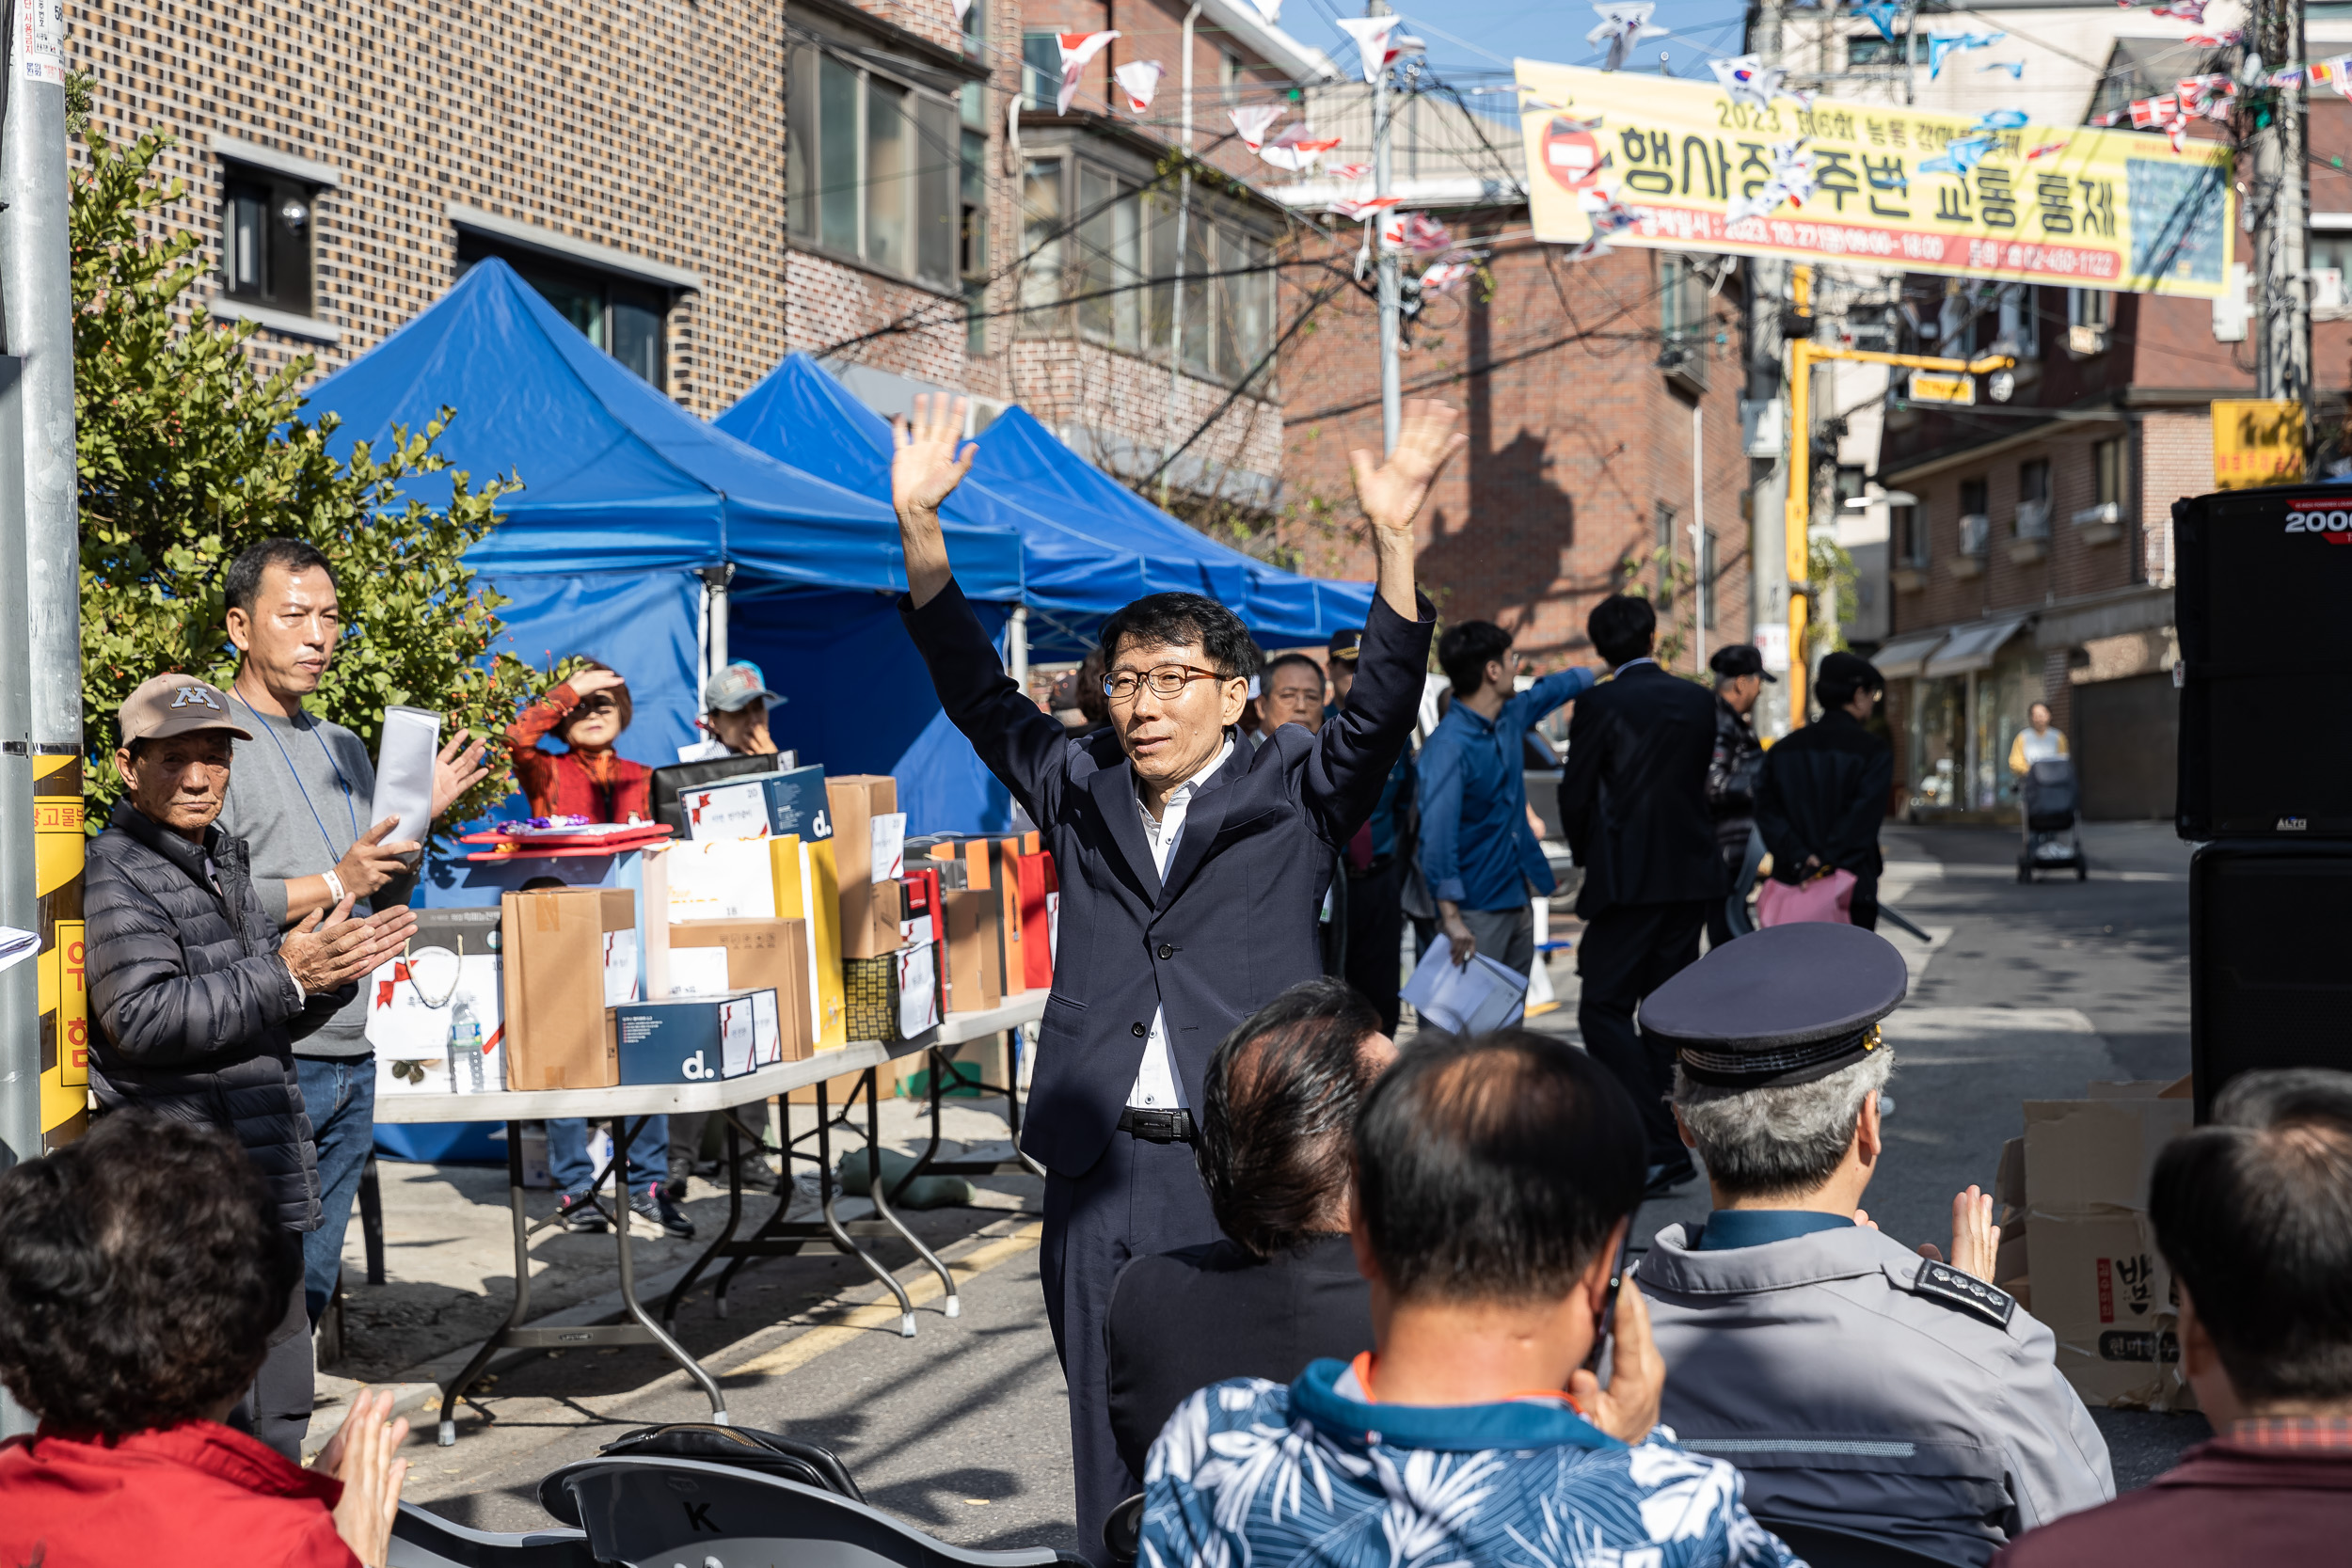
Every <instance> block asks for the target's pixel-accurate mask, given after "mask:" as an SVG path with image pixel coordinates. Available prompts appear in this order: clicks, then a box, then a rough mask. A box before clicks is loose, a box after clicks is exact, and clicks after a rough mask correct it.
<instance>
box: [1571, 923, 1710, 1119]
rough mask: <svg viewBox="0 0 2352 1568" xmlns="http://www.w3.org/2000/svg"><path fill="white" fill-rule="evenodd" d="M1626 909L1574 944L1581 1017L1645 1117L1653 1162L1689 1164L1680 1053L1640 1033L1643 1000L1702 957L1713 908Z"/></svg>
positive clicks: (1589, 927) (1598, 1057)
mask: <svg viewBox="0 0 2352 1568" xmlns="http://www.w3.org/2000/svg"><path fill="white" fill-rule="evenodd" d="M1710 902H1711V903H1714V904H1717V905H1718V906H1720V905H1721V903H1722V900H1721V899H1711V900H1710V899H1705V898H1699V899H1692V900H1690V901H1688V902H1683V903H1674V904H1620V905H1618V906H1617V907H1616V908H1615V909H1612V910H1604V911H1601V912H1600V913H1599V914H1597V915H1596V916H1594V917H1593V918H1592V919H1590V920H1588V921H1586V922H1585V924H1584V935H1583V937H1582V939H1581V941H1579V942H1577V944H1576V972H1577V974H1580V975H1581V976H1583V980H1584V989H1583V999H1582V1001H1581V1003H1580V1004H1579V1005H1578V1006H1577V1010H1576V1022H1577V1026H1578V1027H1579V1028H1581V1030H1583V1032H1584V1048H1585V1049H1586V1050H1587V1051H1590V1052H1591V1053H1593V1059H1594V1060H1595V1061H1597V1062H1598V1063H1600V1065H1601V1066H1603V1067H1605V1068H1607V1069H1609V1070H1610V1071H1611V1072H1613V1073H1615V1074H1616V1075H1617V1082H1619V1083H1620V1084H1623V1085H1625V1089H1626V1093H1628V1094H1629V1095H1631V1096H1632V1097H1633V1103H1634V1105H1635V1107H1636V1108H1637V1109H1638V1110H1640V1112H1641V1114H1642V1132H1643V1133H1644V1136H1645V1140H1646V1141H1647V1143H1648V1145H1649V1162H1650V1164H1653V1165H1655V1164H1661V1163H1665V1162H1670V1161H1673V1160H1677V1159H1681V1158H1684V1157H1685V1155H1684V1152H1683V1148H1682V1138H1681V1136H1680V1134H1678V1133H1677V1132H1676V1131H1675V1118H1674V1113H1673V1112H1671V1111H1669V1110H1668V1109H1667V1108H1666V1096H1667V1094H1668V1092H1669V1091H1671V1090H1672V1089H1673V1087H1674V1050H1673V1048H1672V1047H1671V1046H1668V1045H1666V1044H1665V1043H1664V1042H1662V1041H1660V1040H1654V1039H1651V1038H1649V1037H1647V1036H1645V1035H1644V1034H1643V1033H1642V1032H1641V1031H1639V1030H1637V1029H1636V1028H1635V1027H1634V1023H1633V1014H1634V1009H1635V1008H1637V1007H1639V1006H1641V1004H1642V998H1644V997H1645V996H1647V995H1648V994H1649V993H1650V992H1652V991H1654V990H1657V989H1658V988H1659V987H1661V986H1662V985H1664V984H1665V983H1666V982H1667V981H1668V980H1670V979H1672V978H1674V976H1675V974H1677V972H1678V971H1680V970H1681V969H1682V968H1683V966H1684V965H1686V964H1691V963H1695V962H1697V961H1698V956H1699V930H1700V927H1703V926H1704V925H1705V924H1706V922H1707V907H1708V904H1709V903H1710Z"/></svg>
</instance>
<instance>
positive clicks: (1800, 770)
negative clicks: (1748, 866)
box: [1756, 708, 1895, 882]
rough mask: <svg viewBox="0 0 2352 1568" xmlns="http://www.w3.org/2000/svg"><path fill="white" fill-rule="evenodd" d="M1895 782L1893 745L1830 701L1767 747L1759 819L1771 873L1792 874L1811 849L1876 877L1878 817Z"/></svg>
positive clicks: (1798, 876) (1776, 876)
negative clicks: (1831, 705)
mask: <svg viewBox="0 0 2352 1568" xmlns="http://www.w3.org/2000/svg"><path fill="white" fill-rule="evenodd" d="M1894 790H1895V753H1894V752H1893V750H1892V749H1890V748H1889V747H1888V746H1887V744H1886V742H1885V741H1883V740H1881V739H1880V738H1879V737H1878V736H1875V735H1872V734H1871V733H1870V732H1869V731H1868V730H1866V729H1864V728H1863V727H1862V723H1861V721H1859V720H1857V719H1856V718H1854V716H1853V715H1852V714H1851V713H1846V712H1842V711H1840V710H1838V709H1836V708H1833V709H1831V710H1830V711H1829V712H1827V713H1824V714H1823V715H1821V717H1820V718H1819V719H1817V720H1815V721H1813V722H1812V723H1810V724H1807V725H1805V726H1804V728H1803V729H1800V730H1793V731H1791V732H1789V734H1788V737H1787V738H1786V739H1784V740H1781V741H1778V742H1776V743H1775V744H1774V745H1773V747H1772V750H1771V751H1769V752H1765V753H1764V771H1763V776H1762V777H1761V779H1759V780H1758V782H1757V784H1756V831H1757V832H1760V833H1762V834H1763V835H1764V847H1766V848H1767V849H1770V850H1771V851H1772V879H1773V880H1775V881H1782V882H1797V881H1802V880H1803V879H1804V862H1805V857H1806V856H1808V855H1816V856H1819V857H1820V862H1821V863H1822V864H1823V865H1826V866H1832V867H1835V868H1836V869H1838V870H1842V871H1851V872H1852V873H1853V874H1854V875H1855V876H1856V877H1859V878H1861V879H1863V880H1865V881H1874V880H1876V879H1877V878H1878V874H1879V871H1880V868H1881V866H1882V865H1883V861H1882V860H1881V859H1880V858H1879V824H1880V823H1882V822H1883V821H1885V820H1886V806H1887V800H1888V798H1889V797H1890V796H1892V795H1893V794H1894Z"/></svg>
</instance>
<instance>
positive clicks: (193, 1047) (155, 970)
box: [82, 801, 357, 1230]
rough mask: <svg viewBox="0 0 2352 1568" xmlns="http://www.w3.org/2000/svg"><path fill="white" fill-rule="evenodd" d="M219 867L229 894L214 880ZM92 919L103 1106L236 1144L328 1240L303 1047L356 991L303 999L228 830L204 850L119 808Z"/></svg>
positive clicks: (295, 1219) (100, 852) (90, 887)
mask: <svg viewBox="0 0 2352 1568" xmlns="http://www.w3.org/2000/svg"><path fill="white" fill-rule="evenodd" d="M207 855H209V856H211V858H212V861H213V864H214V866H215V871H216V873H217V877H218V881H219V891H218V892H215V891H214V889H213V887H212V886H211V885H210V884H209V883H208V881H207V879H206V878H205V874H204V861H205V857H206V856H207ZM82 907H83V912H84V917H85V918H86V919H87V921H88V923H89V924H88V931H87V939H88V947H87V953H86V955H85V957H86V962H87V976H88V983H89V1006H90V1016H91V1018H92V1019H93V1020H94V1021H95V1022H96V1023H97V1025H98V1027H97V1028H96V1029H94V1030H93V1031H91V1034H90V1085H91V1086H92V1087H93V1088H95V1089H96V1090H97V1091H98V1098H99V1101H100V1103H102V1104H103V1105H105V1106H108V1107H110V1108H111V1107H114V1106H119V1105H137V1106H140V1107H142V1108H144V1109H147V1110H150V1111H154V1112H156V1113H158V1114H160V1115H163V1116H167V1117H179V1118H181V1119H182V1120H185V1121H200V1122H209V1123H211V1124H212V1125H214V1126H215V1127H221V1128H226V1129H227V1130H229V1131H230V1132H234V1133H235V1134H236V1135H237V1141H238V1142H240V1143H242V1144H244V1145H245V1147H246V1152H247V1153H249V1154H251V1155H252V1156H253V1160H254V1163H255V1164H258V1165H260V1166H261V1167H262V1174H263V1175H264V1176H266V1177H268V1179H269V1183H270V1190H271V1191H272V1192H273V1193H274V1194H275V1195H276V1196H277V1198H278V1216H279V1218H281V1219H282V1220H283V1221H284V1222H285V1225H286V1227H287V1228H288V1229H290V1230H315V1229H316V1228H318V1224H319V1216H320V1209H319V1175H318V1155H317V1150H316V1149H315V1148H313V1147H312V1145H311V1142H310V1117H309V1115H308V1114H307V1113H306V1112H305V1111H304V1109H303V1104H302V1086H301V1085H300V1084H299V1083H297V1082H296V1081H295V1079H294V1041H295V1040H296V1039H298V1038H300V1037H302V1036H304V1035H307V1034H309V1033H310V1031H311V1030H313V1029H316V1028H317V1027H318V1026H319V1025H320V1024H322V1023H324V1022H326V1021H327V1020H328V1019H330V1018H332V1017H334V1016H335V1012H336V1009H337V1008H339V1007H341V1006H343V1005H344V1004H345V1003H347V1002H349V1001H350V1000H351V998H352V996H353V994H354V993H355V991H356V989H357V988H356V987H354V986H345V987H343V988H342V990H337V991H328V992H320V993H317V994H314V995H312V996H311V997H310V1000H309V1001H308V1003H307V1004H306V1003H305V1002H304V1001H303V1000H302V995H301V991H300V990H299V989H298V988H297V987H296V986H295V985H294V975H293V974H291V973H289V972H288V970H287V968H286V964H285V960H284V959H282V958H278V956H277V955H278V929H277V927H276V926H275V925H274V924H273V923H272V922H271V920H270V918H269V914H268V911H265V910H263V909H262V904H261V900H260V899H258V898H257V897H255V896H254V894H253V882H252V879H251V877H250V876H249V875H248V874H247V872H246V851H245V840H243V839H241V838H231V837H230V836H229V835H228V834H226V833H223V832H221V831H220V830H219V829H218V828H209V829H207V830H206V831H205V842H204V844H203V845H202V846H201V847H199V846H198V845H196V844H193V843H191V842H189V841H188V840H187V839H184V838H183V837H181V836H180V835H179V834H178V833H175V832H170V831H169V830H167V829H165V828H161V827H158V826H156V824H155V823H154V822H152V821H151V820H150V819H148V818H147V817H146V816H142V815H140V813H138V812H137V811H136V810H135V809H133V807H132V806H131V804H130V802H128V801H124V802H123V803H121V804H119V805H118V806H116V807H115V814H114V816H113V817H111V818H110V819H109V820H108V822H107V824H106V831H105V832H103V833H101V834H99V835H98V837H97V838H96V839H95V840H94V841H92V843H91V844H90V847H89V858H88V871H87V880H86V882H85V883H84V888H83V894H82Z"/></svg>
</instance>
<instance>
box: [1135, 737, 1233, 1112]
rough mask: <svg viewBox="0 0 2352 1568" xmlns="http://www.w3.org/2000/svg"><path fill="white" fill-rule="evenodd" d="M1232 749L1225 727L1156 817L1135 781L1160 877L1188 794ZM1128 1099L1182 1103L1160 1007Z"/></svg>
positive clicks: (1153, 1107) (1157, 1107)
mask: <svg viewBox="0 0 2352 1568" xmlns="http://www.w3.org/2000/svg"><path fill="white" fill-rule="evenodd" d="M1232 754H1233V732H1232V731H1231V730H1228V731H1226V732H1225V744H1224V745H1223V746H1221V747H1219V748H1218V749H1217V753H1216V758H1215V759H1214V760H1213V761H1211V762H1210V764H1209V765H1208V766H1207V767H1206V768H1202V769H1200V772H1198V773H1195V774H1194V775H1193V776H1192V777H1191V778H1189V779H1186V780H1185V781H1184V783H1183V784H1178V785H1177V786H1176V787H1175V788H1174V789H1173V790H1171V791H1170V792H1169V793H1168V804H1167V805H1166V806H1165V807H1163V808H1162V809H1161V812H1160V815H1159V816H1157V817H1154V816H1152V812H1151V809H1150V808H1149V807H1147V806H1146V805H1144V803H1143V786H1142V781H1140V780H1138V781H1136V810H1137V811H1139V812H1141V813H1143V838H1144V842H1145V843H1147V844H1149V845H1151V846H1152V869H1153V870H1154V871H1155V872H1157V873H1158V874H1159V877H1160V879H1161V880H1163V881H1165V880H1167V879H1168V857H1169V856H1170V855H1172V854H1174V853H1175V852H1176V841H1177V840H1178V839H1180V838H1182V837H1184V816H1185V814H1186V813H1188V812H1189V811H1191V810H1192V798H1193V797H1194V796H1196V795H1198V794H1200V785H1201V783H1202V781H1204V780H1206V779H1207V778H1208V777H1209V775H1210V774H1212V773H1215V772H1216V770H1217V769H1218V768H1222V767H1224V766H1225V759H1226V758H1227V757H1230V756H1232ZM1127 1103H1128V1104H1129V1105H1130V1106H1132V1107H1134V1108H1136V1109H1137V1110H1145V1111H1172V1110H1176V1109H1179V1108H1181V1107H1182V1106H1183V1105H1184V1080H1183V1079H1181V1078H1179V1077H1177V1076H1176V1058H1175V1057H1174V1056H1172V1055H1170V1054H1169V1053H1168V1010H1167V1009H1166V1008H1165V1007H1162V1008H1156V1009H1154V1010H1153V1012H1152V1033H1151V1035H1150V1036H1149V1037H1147V1038H1146V1039H1145V1040H1144V1042H1143V1065H1142V1066H1141V1067H1139V1068H1137V1069H1136V1083H1135V1087H1133V1088H1131V1089H1129V1090H1128V1091H1127Z"/></svg>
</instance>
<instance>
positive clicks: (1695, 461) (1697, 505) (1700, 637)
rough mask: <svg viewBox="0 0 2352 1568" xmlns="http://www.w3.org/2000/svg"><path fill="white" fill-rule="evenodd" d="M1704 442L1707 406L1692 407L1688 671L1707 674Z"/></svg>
mask: <svg viewBox="0 0 2352 1568" xmlns="http://www.w3.org/2000/svg"><path fill="white" fill-rule="evenodd" d="M1706 440H1707V405H1706V404H1704V403H1694V404H1691V640H1692V644H1693V651H1692V666H1691V668H1692V670H1693V671H1695V672H1697V673H1699V675H1700V678H1701V679H1705V678H1706V670H1707V488H1706V465H1705V462H1704V460H1703V459H1702V457H1701V456H1700V453H1701V451H1703V450H1704V446H1705V443H1706Z"/></svg>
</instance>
